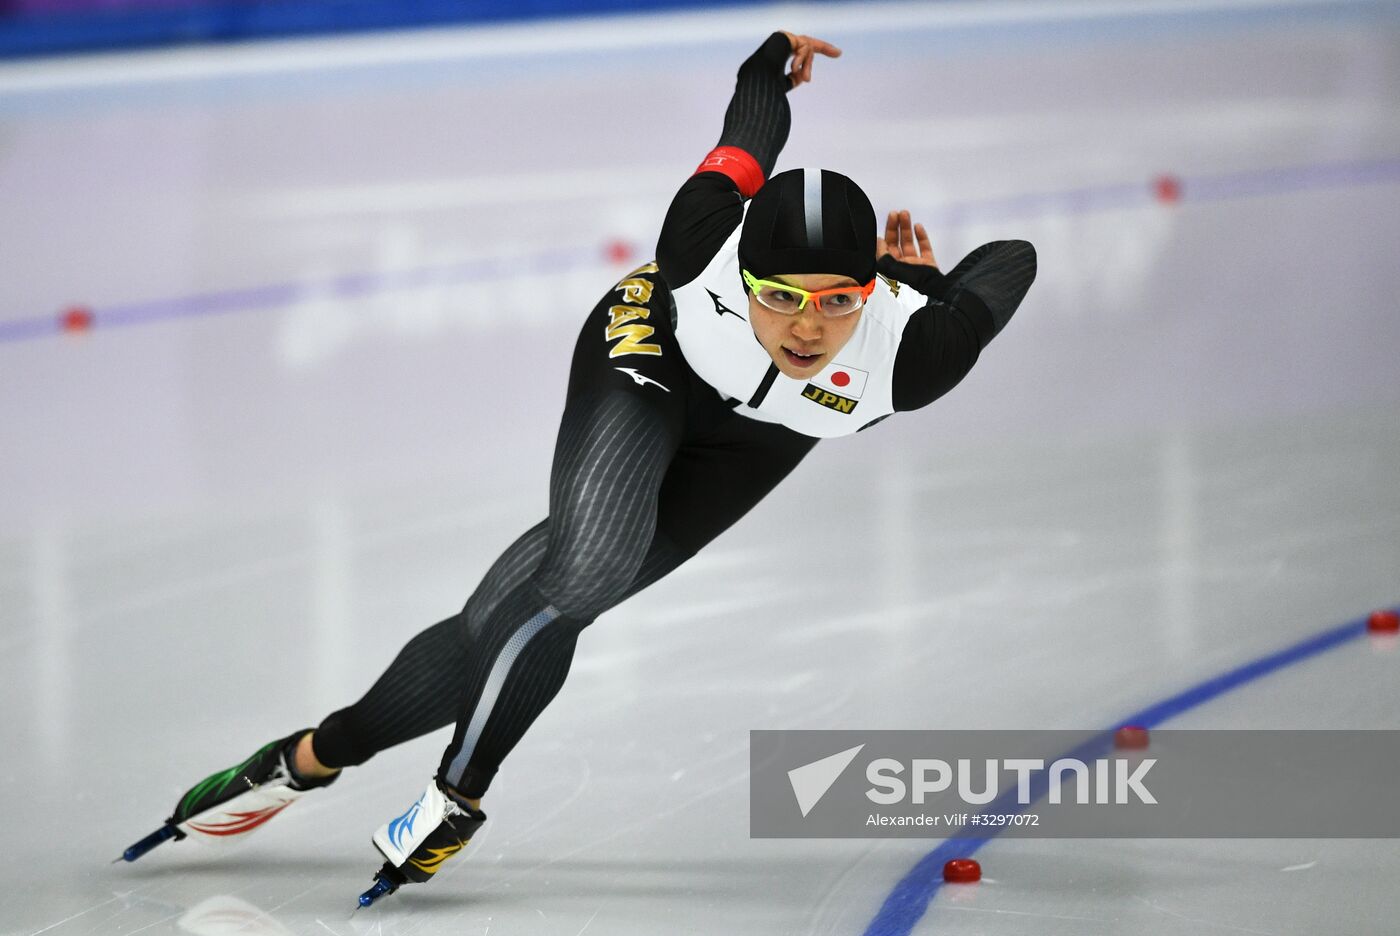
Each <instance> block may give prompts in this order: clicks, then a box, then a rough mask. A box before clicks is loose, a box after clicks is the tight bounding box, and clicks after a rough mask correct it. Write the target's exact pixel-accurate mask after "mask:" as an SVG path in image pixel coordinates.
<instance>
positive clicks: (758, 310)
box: [749, 273, 863, 380]
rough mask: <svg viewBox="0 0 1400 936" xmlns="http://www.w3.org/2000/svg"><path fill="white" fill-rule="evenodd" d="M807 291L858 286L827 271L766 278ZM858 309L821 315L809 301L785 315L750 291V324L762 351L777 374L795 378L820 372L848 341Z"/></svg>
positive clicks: (859, 312) (858, 284)
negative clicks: (776, 368) (762, 301)
mask: <svg viewBox="0 0 1400 936" xmlns="http://www.w3.org/2000/svg"><path fill="white" fill-rule="evenodd" d="M766 279H768V280H773V281H776V282H779V283H787V284H789V285H791V286H796V287H797V288H798V289H805V290H806V291H807V292H818V291H820V290H823V289H841V288H844V287H859V286H860V285H861V284H860V283H857V282H856V281H855V280H853V279H851V278H850V277H849V276H835V275H832V274H829V273H792V274H788V275H778V276H769V277H766ZM862 311H863V310H861V309H857V310H856V311H855V312H851V313H849V314H847V315H837V316H832V315H829V314H823V313H822V312H821V311H820V310H819V309H818V308H817V305H816V304H815V303H812V302H809V303H807V305H806V306H805V307H804V308H803V309H801V310H800V311H798V312H796V313H794V314H792V315H784V314H783V313H781V312H775V311H773V310H772V309H770V308H768V307H767V306H765V305H764V304H763V303H761V302H759V301H758V299H757V298H756V297H755V296H754V295H753V293H752V292H750V293H749V323H750V324H752V325H753V333H754V336H755V337H757V338H758V343H759V344H761V345H763V350H765V351H767V352H768V356H769V357H771V358H772V359H773V363H774V364H776V365H777V366H778V371H779V373H782V374H784V375H785V376H788V377H793V378H796V379H798V380H801V379H805V378H807V377H811V376H812V375H813V374H818V373H820V372H821V370H822V368H824V367H826V366H827V365H828V364H830V363H831V362H832V360H834V359H835V357H836V355H837V353H839V352H840V350H841V349H842V348H844V347H845V346H846V342H848V341H850V340H851V335H852V334H853V333H854V332H855V330H856V325H858V324H859V323H860V317H861V314H862Z"/></svg>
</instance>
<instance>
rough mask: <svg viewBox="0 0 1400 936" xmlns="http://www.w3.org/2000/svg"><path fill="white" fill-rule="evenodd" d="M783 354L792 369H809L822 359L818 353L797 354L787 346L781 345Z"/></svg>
mask: <svg viewBox="0 0 1400 936" xmlns="http://www.w3.org/2000/svg"><path fill="white" fill-rule="evenodd" d="M783 354H784V355H785V356H786V357H787V361H788V363H789V364H791V365H792V366H793V367H801V368H804V369H805V368H808V367H811V366H812V365H813V364H815V363H817V361H818V360H820V359H821V357H822V354H821V352H819V351H818V352H814V353H812V354H798V353H797V352H796V351H793V350H792V349H791V348H789V347H788V346H787V345H783Z"/></svg>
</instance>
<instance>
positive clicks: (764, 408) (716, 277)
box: [672, 224, 928, 438]
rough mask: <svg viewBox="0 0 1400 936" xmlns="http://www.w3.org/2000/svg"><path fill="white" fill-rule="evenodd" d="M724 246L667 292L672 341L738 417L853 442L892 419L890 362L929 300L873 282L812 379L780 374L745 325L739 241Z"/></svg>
mask: <svg viewBox="0 0 1400 936" xmlns="http://www.w3.org/2000/svg"><path fill="white" fill-rule="evenodd" d="M742 230H743V225H742V224H741V225H740V226H739V227H737V228H735V230H734V233H733V234H731V235H730V236H729V239H728V240H726V241H725V242H724V246H723V247H721V248H720V250H719V252H718V253H717V254H715V256H714V257H713V258H712V259H711V260H710V263H709V265H708V266H707V267H705V270H704V272H703V273H701V274H700V275H699V276H698V277H696V278H695V279H694V280H693V281H692V282H690V283H687V284H686V285H684V286H682V287H680V288H679V289H675V290H672V297H673V298H674V300H675V303H676V339H677V341H679V342H680V346H681V351H682V352H684V354H685V359H686V362H687V363H688V364H689V365H690V367H691V369H693V370H694V371H695V372H696V373H697V374H699V375H700V378H701V379H702V380H704V381H705V382H706V383H707V384H709V385H710V386H712V387H714V388H715V389H716V390H718V391H719V392H720V393H721V394H723V395H724V396H725V397H728V398H730V399H735V400H738V401H739V405H738V407H736V412H738V413H740V414H742V415H744V416H747V417H749V418H750V419H757V420H761V421H763V422H774V423H781V424H782V425H784V426H787V427H788V428H789V429H792V430H794V431H795V432H800V433H802V434H803V435H809V436H815V437H818V438H835V437H837V436H843V435H850V434H851V433H853V432H856V431H857V430H859V429H860V428H861V427H862V426H866V425H869V424H870V423H871V422H873V421H874V420H876V419H879V418H881V417H883V416H888V415H890V414H891V413H893V412H894V401H893V397H892V391H893V382H894V360H895V354H896V352H897V351H898V350H899V341H900V337H901V336H902V335H903V334H904V326H905V324H906V323H907V322H908V321H909V316H911V315H913V314H914V312H915V311H917V310H918V309H920V308H922V307H923V306H924V304H925V303H926V302H927V301H928V300H927V299H926V298H925V297H924V296H923V295H922V294H921V293H919V292H918V291H917V290H915V289H911V288H910V287H909V286H906V285H903V284H894V286H893V287H892V286H891V285H890V284H889V283H887V282H886V281H885V280H884V279H883V278H880V279H877V280H876V283H875V291H874V292H873V293H871V295H870V299H869V300H868V301H867V302H866V304H865V307H864V308H863V309H862V310H861V312H860V317H861V318H860V322H859V324H857V325H856V329H855V332H854V333H853V334H852V335H851V340H850V341H849V342H847V343H846V345H845V347H843V348H842V349H841V350H840V352H839V353H837V354H836V356H835V359H834V360H833V361H832V362H831V363H830V364H828V365H827V366H826V367H824V368H823V369H822V370H821V371H820V372H818V373H815V374H813V375H812V376H811V377H807V378H803V379H794V378H792V377H788V376H786V375H784V374H781V373H778V372H777V367H776V365H774V364H773V359H772V358H770V357H769V356H768V352H767V351H765V350H763V346H762V345H760V344H759V343H758V339H757V338H756V337H755V336H754V333H753V328H752V326H750V325H749V322H748V317H749V300H748V294H747V293H746V292H745V291H744V284H743V279H742V278H741V277H740V275H739V234H740V232H741V231H742Z"/></svg>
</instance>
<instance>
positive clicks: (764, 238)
mask: <svg viewBox="0 0 1400 936" xmlns="http://www.w3.org/2000/svg"><path fill="white" fill-rule="evenodd" d="M739 265H740V267H742V268H743V269H745V270H748V271H749V272H750V273H751V274H753V275H754V276H755V277H757V278H758V279H764V278H767V277H772V276H778V275H781V274H784V273H830V274H834V275H838V276H849V277H850V278H851V279H853V280H855V281H856V282H857V283H859V284H860V285H862V286H864V285H865V284H866V283H868V282H870V281H871V280H872V279H874V278H875V209H874V208H872V207H871V205H870V199H869V198H867V197H866V195H865V193H864V192H862V191H861V189H860V186H859V185H856V184H855V183H854V182H852V181H851V180H850V179H848V178H846V177H845V176H843V175H842V174H841V173H839V172H832V171H831V170H830V169H789V170H788V171H787V172H780V173H778V174H777V175H775V176H773V178H771V179H769V180H768V181H767V182H765V183H764V185H763V187H762V188H760V189H759V190H758V193H757V194H756V195H754V197H753V201H752V202H750V203H749V210H748V214H746V215H745V216H744V230H743V232H742V233H741V234H740V235H739Z"/></svg>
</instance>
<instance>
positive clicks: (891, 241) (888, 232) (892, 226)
mask: <svg viewBox="0 0 1400 936" xmlns="http://www.w3.org/2000/svg"><path fill="white" fill-rule="evenodd" d="M881 241H882V242H883V243H885V244H887V245H888V247H887V249H888V251H889V252H890V253H892V254H894V256H895V259H896V260H898V259H899V257H900V253H899V212H897V211H891V212H890V214H889V217H888V218H886V219H885V236H884V237H883V238H881Z"/></svg>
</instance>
